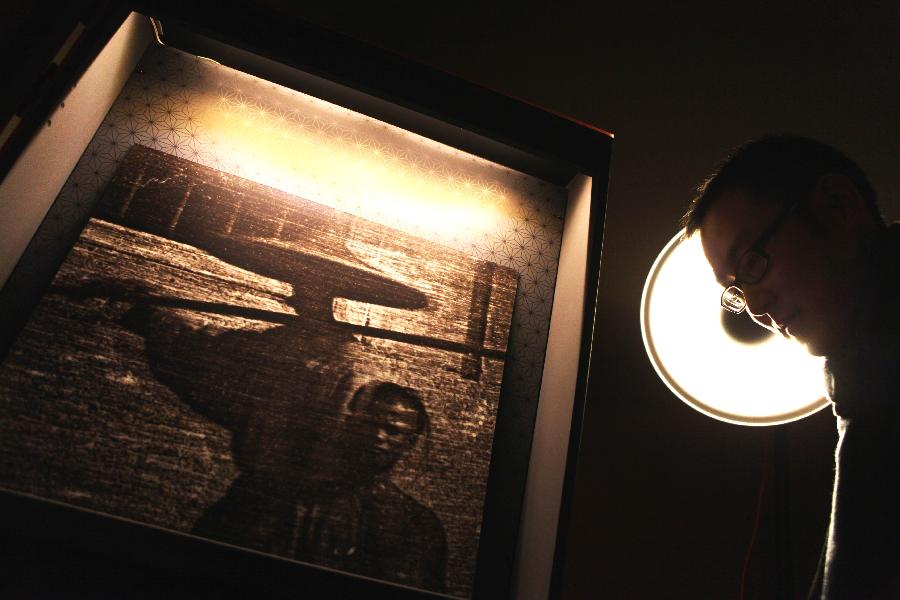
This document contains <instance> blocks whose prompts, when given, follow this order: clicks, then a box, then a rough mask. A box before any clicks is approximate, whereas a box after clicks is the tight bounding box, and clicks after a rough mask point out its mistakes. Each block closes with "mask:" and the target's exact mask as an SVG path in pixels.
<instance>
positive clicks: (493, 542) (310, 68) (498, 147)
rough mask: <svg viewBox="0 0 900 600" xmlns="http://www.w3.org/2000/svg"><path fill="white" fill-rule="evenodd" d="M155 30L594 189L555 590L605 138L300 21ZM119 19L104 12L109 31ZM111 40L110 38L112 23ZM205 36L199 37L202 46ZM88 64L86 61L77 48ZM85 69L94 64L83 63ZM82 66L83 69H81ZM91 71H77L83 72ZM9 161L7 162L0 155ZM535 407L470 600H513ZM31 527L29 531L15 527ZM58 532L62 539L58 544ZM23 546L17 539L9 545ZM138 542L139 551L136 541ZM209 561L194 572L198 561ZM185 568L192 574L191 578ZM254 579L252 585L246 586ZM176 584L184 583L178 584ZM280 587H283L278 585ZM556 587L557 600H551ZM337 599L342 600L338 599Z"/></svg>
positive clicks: (148, 555) (497, 503)
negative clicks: (587, 181) (588, 181)
mask: <svg viewBox="0 0 900 600" xmlns="http://www.w3.org/2000/svg"><path fill="white" fill-rule="evenodd" d="M134 8H136V9H140V10H142V11H143V13H144V14H147V15H151V16H153V17H154V18H157V19H158V20H159V21H158V22H159V23H161V24H162V28H161V32H162V34H163V38H164V40H165V41H166V43H172V44H173V45H177V46H178V47H180V48H183V49H185V50H187V51H192V52H196V53H198V54H202V55H205V56H216V57H217V58H218V59H219V60H221V61H222V62H223V63H225V64H229V65H232V66H235V67H236V68H240V69H244V70H248V71H252V72H254V73H256V74H258V75H260V76H262V77H265V78H268V79H271V80H272V81H277V82H279V83H282V84H285V85H289V86H290V87H294V88H296V89H302V90H304V91H305V92H307V93H313V94H314V95H317V96H319V97H322V98H325V99H328V100H329V101H332V102H335V103H338V104H341V105H343V106H347V107H350V108H353V109H354V110H359V111H360V112H363V113H365V114H369V115H371V116H374V117H377V118H379V119H382V120H385V121H388V122H391V123H394V124H397V125H399V126H401V127H404V128H406V129H409V130H411V131H416V132H418V133H421V134H423V135H426V136H428V137H431V138H433V139H436V140H439V141H442V142H444V143H448V144H450V145H452V146H455V147H457V148H460V149H463V150H465V151H468V152H472V153H474V154H477V155H480V156H483V157H485V158H488V159H490V160H494V161H497V162H499V163H501V164H505V165H509V166H510V167H512V168H516V169H518V170H521V171H523V172H526V173H529V174H532V175H535V176H538V177H541V178H543V179H546V180H547V181H550V182H553V183H555V184H558V185H559V184H564V183H567V182H568V181H569V180H571V179H572V178H573V177H575V176H577V175H582V176H588V177H590V178H592V179H593V188H592V189H593V192H592V194H591V195H592V202H591V205H590V214H589V216H588V217H587V222H588V223H587V233H586V243H585V246H584V247H585V248H586V254H587V256H586V257H585V259H586V260H585V272H584V273H583V277H584V279H585V286H584V292H583V295H584V297H583V299H582V300H583V302H582V304H581V306H580V307H579V310H580V311H582V313H583V320H582V324H581V335H580V338H579V339H577V340H568V343H569V344H570V345H571V344H574V345H575V346H576V347H577V351H576V354H577V356H578V372H577V376H576V382H575V399H574V408H573V411H572V414H571V431H572V432H573V433H572V434H571V435H570V436H569V448H568V451H567V455H568V459H567V461H566V465H565V473H563V480H564V484H563V490H562V501H561V508H560V511H559V514H558V515H557V516H558V519H559V521H560V525H559V533H558V537H557V540H556V544H555V548H556V549H555V550H551V553H552V554H554V559H553V562H554V578H555V580H557V578H558V570H557V569H558V566H559V563H560V561H561V560H562V557H561V555H560V550H559V549H560V548H562V547H563V546H564V544H563V543H562V540H561V538H560V537H559V536H564V532H565V524H566V519H567V518H568V515H567V509H566V499H567V496H568V494H569V489H568V488H569V486H571V481H572V479H573V477H574V469H575V457H576V455H577V448H578V431H579V424H580V418H581V417H580V416H581V410H582V409H583V399H584V397H585V395H586V392H587V388H588V381H587V359H588V356H589V352H590V343H591V337H592V327H593V314H594V307H595V297H596V289H597V288H596V286H597V274H598V271H599V258H600V257H599V248H600V232H602V214H603V207H604V200H605V186H606V176H607V168H608V161H609V153H610V137H609V136H608V135H606V134H604V133H603V132H599V131H597V130H592V129H590V128H587V127H584V126H581V125H578V124H575V123H573V122H571V121H567V120H566V119H563V118H561V117H557V116H555V115H552V114H549V113H546V112H544V111H541V110H539V109H536V108H534V107H531V106H528V105H525V104H522V103H519V102H516V101H513V100H510V99H508V98H505V97H503V96H501V95H499V94H495V93H492V92H489V91H487V90H484V89H481V88H478V87H477V86H472V85H470V84H467V83H465V82H462V81H460V80H457V79H455V78H453V77H450V76H447V75H445V74H443V73H439V72H436V71H433V70H431V69H428V68H425V67H421V66H420V65H416V64H414V63H410V62H408V61H405V60H403V59H400V58H398V57H396V56H393V55H390V54H389V53H386V52H383V51H380V50H377V49H373V48H369V47H366V46H364V45H362V44H359V43H358V42H354V41H350V40H346V39H343V38H341V37H340V36H336V35H334V34H332V33H330V32H326V31H321V30H318V29H316V28H314V27H311V26H308V25H306V24H303V23H298V22H296V21H288V20H283V19H279V17H278V15H274V14H271V13H269V12H267V11H265V10H263V9H260V8H258V7H254V6H252V5H246V6H238V7H228V8H224V9H222V10H221V11H220V12H218V13H216V14H206V13H203V14H201V11H199V10H198V9H194V8H191V7H182V6H177V5H176V4H175V3H168V2H155V3H154V2H150V3H143V4H141V5H138V6H135V7H134ZM121 17H122V12H121V10H116V11H110V15H109V17H108V18H109V19H111V20H113V21H115V20H116V19H120V18H121ZM104 25H105V26H106V29H105V30H107V31H108V30H109V27H108V24H106V23H104ZM198 34H200V35H198ZM83 52H85V53H86V54H87V55H90V54H91V49H90V48H85V49H83ZM88 58H89V57H88ZM85 60H86V63H87V62H89V60H88V59H85ZM86 63H85V64H86ZM5 150H6V149H5ZM537 408H538V407H537V406H536V405H530V406H527V405H526V406H523V405H517V404H513V403H506V404H503V403H501V406H500V413H499V414H498V416H497V419H498V421H497V428H496V431H495V437H494V449H493V459H492V462H491V471H490V476H489V483H488V490H487V496H486V499H485V510H484V514H483V527H482V531H481V538H480V545H479V550H478V560H477V570H476V576H475V583H474V592H473V596H474V597H476V598H498V597H506V596H508V595H509V593H510V585H511V583H510V582H511V579H512V578H513V570H514V562H515V561H516V552H517V539H518V533H519V528H520V519H521V516H522V499H523V495H524V489H525V478H526V473H527V472H528V469H529V461H530V458H529V455H530V439H531V435H532V433H533V431H534V428H535V414H536V412H537ZM3 502H4V504H5V505H6V506H7V507H8V508H7V509H5V512H7V514H10V513H9V511H12V514H15V515H17V516H18V517H21V518H20V520H19V521H18V523H19V524H20V525H16V526H15V527H13V526H11V525H10V524H7V525H6V527H5V529H6V530H7V531H8V532H9V531H12V532H13V538H14V539H20V540H21V539H26V540H33V539H46V538H50V539H59V538H60V537H63V538H66V537H78V536H80V535H81V536H82V537H83V538H84V540H83V541H82V542H81V543H82V544H85V545H86V546H88V547H89V548H91V549H92V551H93V552H98V553H100V554H101V555H103V554H104V553H109V552H112V553H116V552H118V551H119V550H120V549H121V548H123V547H128V548H130V549H129V551H128V552H127V553H126V554H130V555H131V556H130V560H131V561H132V562H133V563H134V564H136V565H139V566H140V565H154V566H158V567H160V568H163V569H165V570H167V572H170V573H177V574H179V576H180V577H182V578H184V577H191V576H192V575H194V574H196V573H200V574H206V575H207V576H212V575H213V574H215V573H219V572H221V571H223V570H226V571H228V572H230V573H232V574H233V579H234V581H239V580H240V579H241V578H242V577H248V578H249V579H251V580H253V581H257V582H259V581H269V582H271V581H274V580H276V579H277V580H279V581H281V584H285V583H286V582H289V581H290V582H294V583H293V584H288V585H304V586H310V587H311V589H321V590H324V589H328V590H342V591H343V592H345V593H348V594H355V595H360V596H362V595H365V596H367V597H379V596H384V597H404V596H405V595H409V596H410V597H416V596H420V595H422V594H423V592H421V591H419V590H413V589H409V588H404V587H398V586H394V585H388V584H385V583H383V582H378V581H373V580H370V579H361V578H356V577H348V576H347V575H346V574H343V573H340V572H334V571H331V570H328V569H321V568H316V567H304V566H303V565H298V564H297V563H293V562H285V561H281V560H277V559H271V558H269V557H264V556H261V555H256V554H252V553H248V552H246V551H239V550H234V549H231V548H229V547H226V546H218V545H210V544H208V543H205V542H202V541H200V540H196V539H193V538H188V537H181V536H177V535H173V534H171V533H168V532H165V531H161V530H156V529H153V528H148V527H143V526H138V525H135V524H133V523H130V522H120V521H118V520H116V519H110V518H108V517H103V516H100V515H97V514H92V513H91V514H84V513H80V512H79V513H78V515H77V516H76V517H73V516H72V510H71V509H70V508H68V507H64V506H56V505H53V504H49V503H46V502H35V501H34V500H30V499H27V498H23V497H22V496H20V495H15V494H13V495H9V494H4V497H3ZM23 523H28V525H27V526H25V525H21V524H23ZM63 531H64V532H66V533H64V534H63V533H61V532H63ZM17 536H18V537H17ZM135 538H138V539H140V540H141V543H140V548H135V547H134V546H133V545H132V544H131V543H130V541H131V540H133V539H135ZM197 554H203V555H204V557H203V558H202V559H198V558H197V557H196V555H197ZM186 565H190V566H186ZM251 573H253V574H254V575H252V576H251ZM182 581H183V579H182ZM281 584H279V587H280V585H281ZM552 589H553V588H552V586H551V592H552ZM337 593H340V592H337Z"/></svg>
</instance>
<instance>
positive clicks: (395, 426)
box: [354, 395, 420, 469]
mask: <svg viewBox="0 0 900 600" xmlns="http://www.w3.org/2000/svg"><path fill="white" fill-rule="evenodd" d="M419 419H420V415H419V411H418V410H417V409H416V407H415V406H412V405H411V403H410V401H409V400H407V399H406V398H404V397H402V396H394V395H385V396H380V397H377V398H374V399H373V400H372V403H371V404H370V405H369V406H368V408H367V410H366V411H365V413H363V414H360V415H358V416H357V417H356V420H355V423H354V429H355V437H356V440H357V444H358V447H359V449H360V450H361V451H362V452H364V453H365V455H366V456H368V457H369V458H371V460H372V462H373V466H374V467H376V468H377V469H386V468H390V467H392V466H393V465H394V464H395V463H396V462H397V461H398V460H400V459H401V458H402V457H403V455H404V454H405V453H406V452H407V451H408V450H409V449H410V448H411V447H412V446H413V445H414V444H415V443H416V439H417V438H418V436H419V433H420V423H419Z"/></svg>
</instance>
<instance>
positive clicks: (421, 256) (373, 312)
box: [0, 3, 609, 598]
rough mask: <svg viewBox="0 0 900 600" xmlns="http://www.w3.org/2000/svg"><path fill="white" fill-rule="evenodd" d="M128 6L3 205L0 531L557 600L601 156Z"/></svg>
mask: <svg viewBox="0 0 900 600" xmlns="http://www.w3.org/2000/svg"><path fill="white" fill-rule="evenodd" d="M143 10H144V13H145V15H152V19H151V18H148V17H147V16H145V15H141V14H137V13H132V14H131V15H130V16H129V17H128V18H127V19H126V20H125V21H124V23H123V24H122V25H121V27H120V28H119V30H118V32H117V33H116V34H115V35H114V36H113V37H112V38H111V39H110V40H109V42H108V43H107V44H106V46H105V48H104V49H103V51H102V52H100V53H99V54H98V55H97V56H96V57H95V58H94V59H93V60H92V61H90V66H89V67H88V68H87V69H86V71H85V73H84V74H83V75H82V78H81V80H80V82H79V85H78V86H76V88H75V89H74V90H73V91H72V92H71V93H70V94H69V96H68V97H67V98H66V101H65V103H64V104H63V106H62V107H61V108H59V109H57V112H56V113H54V116H53V121H56V123H57V126H56V127H57V129H56V130H53V129H52V128H47V129H46V130H41V131H39V132H38V133H37V134H36V135H35V136H34V138H33V139H32V141H31V143H30V144H29V146H28V148H27V149H26V151H25V152H23V154H22V157H21V158H20V159H19V160H18V161H16V162H15V164H14V165H13V166H12V168H11V169H10V171H9V172H8V173H7V175H6V177H5V179H4V181H3V183H2V186H0V201H2V205H4V206H7V207H9V206H12V208H11V209H9V208H7V210H13V211H15V212H14V214H15V215H16V216H17V218H16V222H15V224H14V225H4V227H6V228H7V230H6V231H4V232H3V233H4V234H5V235H4V236H0V237H5V238H6V239H7V240H8V242H7V245H8V246H9V247H4V248H0V250H2V261H3V262H2V263H0V268H2V275H3V277H4V279H5V283H4V285H3V288H2V291H0V308H2V309H3V310H2V314H3V320H4V321H3V323H2V325H3V331H4V335H3V337H2V340H0V341H2V348H0V351H2V357H0V488H2V490H3V496H2V498H3V502H4V503H5V505H6V509H5V510H4V511H3V512H4V514H5V517H4V518H5V519H9V520H10V521H12V520H19V521H20V522H23V521H22V519H24V520H25V521H24V522H28V521H29V519H30V520H31V522H32V527H34V528H36V529H35V530H37V529H40V525H38V524H37V522H38V521H41V522H43V523H54V525H53V527H49V526H47V527H45V529H44V530H43V531H44V533H42V534H40V535H46V536H49V537H51V538H53V537H56V538H67V537H68V538H73V537H78V538H83V539H80V542H79V543H80V544H82V545H83V546H84V547H86V548H89V549H90V550H91V551H93V552H99V553H101V554H104V553H106V554H110V555H115V554H117V553H118V552H120V551H121V550H122V548H124V547H127V548H128V549H129V550H128V551H129V552H133V553H136V554H135V555H134V557H133V562H135V563H137V564H145V565H147V568H151V569H152V568H161V569H167V570H168V571H169V572H176V573H179V574H181V576H184V577H187V576H193V575H196V574H205V575H206V576H211V575H212V574H216V573H222V572H223V571H224V572H229V573H232V574H234V576H235V577H236V578H240V579H242V580H243V579H246V578H247V577H250V578H254V577H255V578H257V579H259V580H262V579H265V578H276V577H277V578H279V580H281V579H280V578H284V577H286V578H287V581H290V582H292V583H291V584H290V585H292V586H296V585H305V586H307V589H321V590H325V589H327V590H329V591H330V592H333V591H335V590H344V591H345V592H346V593H353V594H366V595H368V596H372V597H374V596H379V595H381V596H384V597H404V595H408V596H409V597H419V596H421V597H425V596H430V595H443V596H448V597H455V598H497V597H526V596H525V595H523V594H526V592H525V590H532V592H529V593H533V591H534V590H540V591H539V592H538V594H539V596H544V595H546V594H551V595H552V594H553V593H554V591H553V589H554V579H555V577H557V576H558V573H557V570H558V567H559V562H560V561H561V559H562V557H561V556H560V554H559V551H558V550H557V547H558V546H559V547H562V546H563V544H561V543H560V541H559V540H560V536H564V531H565V528H566V525H567V522H566V519H567V510H566V508H567V507H566V502H567V494H568V491H567V486H568V485H571V479H572V477H573V475H574V468H575V457H576V456H575V455H576V453H577V445H578V440H577V432H578V429H579V427H578V425H579V420H580V411H581V409H582V405H583V398H584V395H585V394H586V392H587V386H588V381H587V373H586V359H587V356H588V354H589V348H590V341H591V340H590V331H591V328H592V322H593V310H594V304H593V298H594V297H595V295H596V276H597V270H598V268H599V231H602V227H600V225H599V219H600V218H602V194H603V192H604V191H605V190H603V189H602V186H603V185H605V170H604V169H605V168H606V164H607V162H608V155H609V150H608V144H609V136H608V135H606V134H603V133H602V132H598V131H595V130H586V128H584V127H581V126H578V125H576V124H574V123H570V122H567V121H564V120H563V119H560V118H559V117H555V116H553V115H549V114H547V113H543V112H542V111H539V110H537V109H534V108H532V107H527V106H524V105H519V104H518V103H515V102H514V101H511V100H508V99H503V98H502V97H497V96H496V95H494V94H491V93H488V92H484V91H483V90H478V89H476V88H474V86H469V85H468V84H465V83H464V82H460V81H458V80H454V79H453V78H450V77H448V76H445V75H443V74H436V73H434V72H432V71H430V70H428V69H424V68H422V67H419V66H417V65H405V63H403V61H399V59H397V58H395V57H390V56H383V55H382V54H379V51H376V50H374V49H367V48H364V47H360V46H359V45H358V44H356V43H353V42H348V41H341V40H339V39H337V38H335V37H334V35H333V34H329V33H327V32H317V31H316V30H315V29H314V28H309V26H306V27H307V28H308V30H307V31H306V32H307V34H308V35H306V36H302V37H303V38H304V40H305V41H304V44H308V45H310V46H311V47H314V48H317V49H318V50H319V51H321V50H322V49H330V50H335V49H336V48H339V49H340V52H338V53H335V52H332V53H331V54H329V59H328V60H329V61H331V62H330V64H329V65H322V64H320V63H321V61H322V60H323V59H322V58H321V56H322V55H321V52H310V49H309V48H307V49H306V51H304V48H298V47H297V46H296V44H295V43H294V42H290V41H288V42H284V41H282V42H277V41H276V42H272V43H271V44H272V45H271V46H270V48H269V49H268V51H267V52H266V58H260V57H259V56H256V55H254V54H253V53H252V52H250V50H248V48H253V47H256V46H255V43H257V42H258V40H254V39H243V38H241V37H240V36H239V35H237V34H236V33H235V31H236V29H235V22H236V18H235V15H229V14H227V12H228V11H225V13H223V14H219V15H218V16H217V17H215V18H212V19H211V18H209V17H201V16H199V15H197V14H193V13H191V12H190V9H187V10H183V9H177V8H176V7H174V6H173V4H171V3H156V4H154V3H151V4H149V5H148V6H144V7H143ZM242 18H243V19H245V20H248V19H249V20H251V21H254V22H258V23H263V24H266V25H271V26H273V27H276V26H275V25H274V23H273V21H272V16H271V15H268V14H267V13H263V12H260V11H258V10H257V11H256V12H254V11H253V10H251V11H250V12H249V13H242ZM281 27H285V25H281ZM292 27H294V28H296V27H297V24H296V23H295V24H292ZM276 28H277V27H276ZM247 30H249V31H250V32H251V33H250V35H251V36H252V35H253V33H252V32H253V31H255V28H247ZM197 31H203V32H204V33H205V34H206V35H203V36H200V35H198V34H197ZM273 39H276V40H278V39H282V38H280V37H279V36H274V38H273ZM213 57H215V60H210V58H213ZM273 57H274V58H273ZM398 61H399V63H402V64H403V65H405V66H404V68H406V69H409V70H408V71H405V72H404V73H403V75H402V76H397V73H398V71H397V68H398V67H397V65H398V64H399V63H398ZM298 63H300V64H298ZM375 63H378V64H380V65H382V66H383V67H384V72H385V73H393V74H394V75H393V76H391V75H388V76H387V77H385V78H384V81H382V78H377V83H378V85H381V86H384V87H385V89H384V90H378V89H373V85H374V84H373V81H374V80H369V81H367V80H366V77H370V75H368V74H370V73H371V69H372V65H373V64H375ZM326 66H327V67H328V68H327V69H326ZM111 69H112V70H113V71H115V72H117V73H119V75H118V79H117V78H116V77H111V76H110V75H109V73H110V72H111V71H110V70H111ZM329 69H330V70H329ZM413 75H414V76H415V77H413ZM92 78H94V79H92ZM94 80H95V84H94V85H92V83H91V82H92V81H94ZM401 80H402V81H404V82H406V83H405V84H403V85H400V84H399V83H398V82H399V81H401ZM410 82H411V83H410ZM82 88H87V89H88V90H89V92H88V93H83V94H82V95H81V96H80V97H79V95H78V94H79V93H81V92H82ZM425 89H428V90H430V91H423V90H425ZM448 91H451V92H452V93H453V95H452V96H450V98H456V99H457V102H455V103H453V104H454V105H460V106H461V107H462V108H458V107H457V108H456V109H454V110H462V113H460V114H452V113H445V112H444V111H445V110H447V109H446V106H447V105H448V103H447V98H446V97H445V96H446V94H447V93H448ZM429 94H432V96H429ZM429 97H431V98H432V100H431V101H430V102H429ZM423 103H425V104H430V106H423ZM506 103H509V104H506ZM509 106H512V107H514V108H515V109H514V110H507V108H508V107H509ZM426 108H427V110H425V109H426ZM500 108H503V111H502V112H503V113H504V114H506V115H507V116H506V117H505V119H506V120H505V121H504V119H494V118H493V117H492V115H494V114H496V111H497V110H498V109H500ZM92 115H93V116H92ZM92 118H93V119H94V121H93V122H92V121H91V119H92ZM516 119H518V120H525V121H528V120H531V122H532V124H533V125H537V126H540V125H545V126H547V127H550V126H551V125H552V126H554V127H556V128H557V129H558V130H557V131H556V133H554V134H552V135H548V136H546V137H545V138H544V140H543V142H542V143H544V144H545V145H553V144H554V143H555V141H556V140H560V139H571V140H574V142H573V143H572V144H571V146H562V147H564V148H565V150H562V151H560V152H559V153H558V154H556V155H552V154H551V155H549V157H548V153H547V150H546V148H544V149H540V148H537V147H534V146H529V144H530V143H534V140H530V141H529V140H528V139H514V138H515V136H513V138H510V135H511V134H510V133H509V132H511V131H520V129H519V128H513V127H512V125H513V123H512V121H514V120H516ZM461 120H466V121H467V122H469V123H470V124H471V129H461V128H460V127H459V122H460V121H461ZM488 121H490V122H494V121H496V123H495V125H496V127H497V129H498V130H499V131H498V132H497V133H495V134H492V133H491V132H489V131H488V130H485V129H483V128H481V127H480V126H479V123H481V122H488ZM67 122H71V123H72V125H71V126H72V127H73V128H77V130H78V132H77V134H73V135H72V136H67V135H65V128H66V127H67V125H66V123H67ZM537 128H538V129H540V127H537ZM60 130H62V131H60ZM522 130H524V128H523V129H522ZM552 130H553V127H550V130H549V131H552ZM545 131H546V128H545ZM572 131H576V132H577V133H578V135H576V136H574V137H571V135H569V134H571V132H572ZM516 135H518V134H516ZM54 136H56V137H54ZM63 138H64V139H63ZM579 140H580V141H579ZM585 149H591V150H592V151H598V152H601V153H602V156H596V157H590V158H585V156H584V153H585ZM48 153H56V154H62V155H64V156H66V157H70V158H69V159H68V160H70V163H69V166H66V164H65V161H63V163H64V164H61V165H57V167H56V168H55V170H54V172H53V175H52V176H50V177H47V176H46V175H42V174H41V173H39V172H38V171H36V170H35V169H34V167H33V166H31V167H30V166H29V165H34V164H42V163H41V161H42V160H46V159H42V157H46V156H48V155H49V154H48ZM579 157H580V158H579ZM592 161H593V162H592ZM585 165H589V166H587V167H586V166H585ZM36 177H37V178H40V177H44V178H45V179H50V180H52V179H53V178H56V179H58V184H57V185H55V187H54V186H53V185H49V186H45V187H47V189H46V190H43V191H42V192H41V194H40V195H41V197H40V198H37V199H36V198H30V199H28V200H27V201H22V200H18V201H17V202H18V204H16V201H14V200H11V198H20V197H21V195H22V193H23V192H22V190H23V189H27V190H31V189H35V186H34V180H35V178H36ZM594 179H597V180H598V181H599V182H600V184H601V189H599V190H598V189H596V188H594V187H592V182H593V180H594ZM51 183H52V182H51ZM25 195H26V196H28V195H31V196H34V193H32V192H30V191H29V192H26V193H25ZM598 215H600V216H598ZM573 432H574V435H573ZM560 435H561V436H562V438H561V439H565V440H568V441H567V443H566V444H563V445H561V444H559V443H558V440H559V439H560ZM553 439H555V440H557V441H556V442H555V443H554V442H553V441H551V440H553ZM56 527H58V528H60V529H59V530H56V529H54V528H56ZM548 527H549V529H548ZM7 529H8V528H7ZM22 535H24V536H25V537H27V536H28V535H29V534H28V531H27V528H26V531H25V533H24V534H22ZM35 535H37V534H35ZM548 535H549V537H548ZM135 536H138V537H139V538H140V539H142V543H141V544H134V543H133V540H134V539H135ZM135 546H140V548H141V549H140V550H139V551H138V550H136V549H135ZM251 573H252V574H251ZM528 597H538V596H528Z"/></svg>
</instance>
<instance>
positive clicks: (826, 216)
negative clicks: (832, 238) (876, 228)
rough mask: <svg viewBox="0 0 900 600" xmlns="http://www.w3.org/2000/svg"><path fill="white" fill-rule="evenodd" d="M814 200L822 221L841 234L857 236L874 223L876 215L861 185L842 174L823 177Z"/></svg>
mask: <svg viewBox="0 0 900 600" xmlns="http://www.w3.org/2000/svg"><path fill="white" fill-rule="evenodd" d="M811 203H812V206H811V208H812V209H813V212H814V213H815V215H816V218H817V220H818V221H819V224H820V225H822V226H823V227H825V228H826V229H828V230H829V231H830V232H831V233H832V234H836V235H838V236H840V237H845V236H849V237H850V238H856V237H857V236H859V235H860V234H862V233H865V232H867V231H868V230H869V228H870V227H871V225H872V216H871V215H870V213H869V210H868V208H867V207H866V203H865V200H864V199H863V196H862V193H861V192H860V191H859V188H857V187H856V185H855V184H854V183H853V182H852V181H851V180H850V178H848V177H847V176H845V175H841V174H840V173H828V174H825V175H822V176H821V177H819V179H818V181H817V182H816V187H815V189H814V191H813V195H812V201H811Z"/></svg>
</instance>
